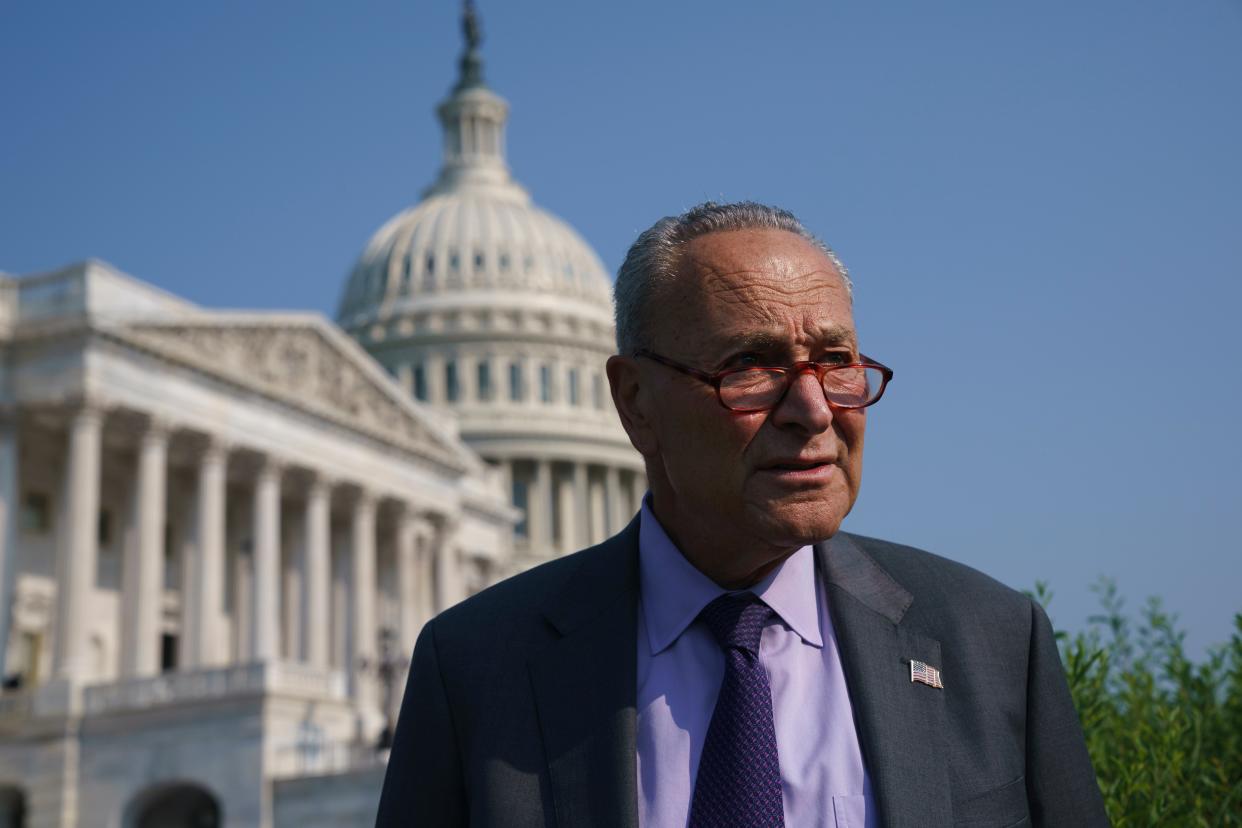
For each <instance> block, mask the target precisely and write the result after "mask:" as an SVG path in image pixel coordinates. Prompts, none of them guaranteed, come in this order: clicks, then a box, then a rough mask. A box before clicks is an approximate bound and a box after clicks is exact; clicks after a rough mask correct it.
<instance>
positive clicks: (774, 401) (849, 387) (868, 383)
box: [634, 349, 893, 411]
mask: <svg viewBox="0 0 1242 828" xmlns="http://www.w3.org/2000/svg"><path fill="white" fill-rule="evenodd" d="M634 356H635V357H644V358H646V359H649V360H651V361H652V362H658V363H660V364H661V365H666V366H668V367H669V368H672V369H673V370H675V371H680V372H682V373H683V374H687V375H689V376H691V377H694V378H695V379H697V380H700V381H701V382H705V383H707V384H708V385H710V386H712V387H713V388H715V389H716V399H718V400H719V401H720V404H721V405H723V406H724V407H725V408H727V409H729V410H730V411H767V410H768V409H770V408H775V407H776V406H778V405H779V404H780V402H781V400H783V399H785V395H786V394H787V393H789V386H790V385H792V384H793V381H794V380H795V379H797V378H798V377H800V376H801V375H802V374H803V373H804V372H806V371H810V372H811V373H813V374H815V378H816V379H818V380H819V384H820V385H821V386H823V389H824V399H826V400H827V401H828V404H829V405H830V406H832V407H833V408H838V409H845V410H852V409H856V408H866V407H867V406H869V405H872V404H874V403H875V402H877V401H878V400H879V399H880V397H882V396H884V389H885V388H886V387H887V386H888V381H889V380H891V379H892V378H893V371H892V369H891V368H887V367H885V366H883V365H881V364H880V363H878V362H875V361H874V360H872V359H870V358H869V357H866V356H863V355H862V354H859V360H860V361H859V362H851V363H847V364H844V365H832V364H830V363H824V362H795V363H794V364H793V365H789V366H786V367H775V366H773V367H767V366H759V367H747V368H727V369H725V370H724V371H717V372H716V373H714V374H711V373H708V372H707V371H700V370H699V369H698V368H692V367H690V366H689V365H684V364H682V363H680V362H677V361H676V360H672V359H669V358H668V357H665V356H660V355H659V354H657V353H655V352H654V351H648V350H646V349H643V350H640V351H635V352H634Z"/></svg>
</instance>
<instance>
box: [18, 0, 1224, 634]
mask: <svg viewBox="0 0 1242 828" xmlns="http://www.w3.org/2000/svg"><path fill="white" fill-rule="evenodd" d="M480 13H481V15H482V19H483V27H484V32H485V36H486V41H485V43H484V56H485V59H486V66H487V76H488V79H489V81H490V82H491V85H492V86H493V88H495V89H496V90H497V91H498V92H500V93H501V94H502V95H504V96H505V97H507V98H508V100H509V101H510V103H511V104H512V106H513V111H512V117H511V120H510V130H509V157H510V161H511V165H512V167H513V169H514V173H515V175H516V176H517V178H518V179H519V180H520V181H521V182H522V183H524V184H525V185H526V186H527V187H528V188H530V190H531V191H532V193H533V194H534V196H535V199H536V201H538V202H539V203H540V204H542V205H543V206H544V207H546V208H548V209H550V210H552V211H553V212H555V213H557V214H559V215H561V216H562V217H564V218H566V219H567V220H569V221H570V222H571V223H572V224H573V225H574V226H575V227H577V228H578V229H579V230H580V231H581V232H582V234H583V235H584V236H585V237H586V238H587V239H588V240H589V241H590V242H591V243H592V244H593V245H594V246H595V247H596V249H597V250H598V251H599V253H600V255H601V257H602V258H603V260H604V262H605V264H606V265H607V267H608V268H609V269H610V270H615V268H616V266H617V265H618V264H619V263H620V260H621V258H622V256H623V255H624V251H625V248H626V247H627V246H628V245H629V243H630V242H631V241H632V240H633V237H634V236H635V235H636V233H637V232H638V231H640V230H641V229H643V228H644V227H646V226H647V225H648V224H650V223H651V222H652V221H653V220H654V219H656V218H658V217H659V216H660V215H664V214H666V213H670V212H676V211H679V210H681V209H683V208H685V207H688V206H690V205H691V204H693V203H695V202H698V201H701V200H703V199H707V198H714V199H721V198H727V199H735V198H755V199H759V200H763V201H768V202H772V203H777V204H781V205H783V206H786V207H789V208H790V209H792V210H794V211H795V212H796V213H798V214H799V215H800V216H801V217H802V218H803V220H804V221H805V222H806V223H807V224H808V226H810V227H811V228H812V229H813V230H815V231H816V232H818V233H820V234H821V235H823V236H824V237H825V238H826V239H827V240H828V241H829V243H831V244H832V245H833V246H834V247H836V248H837V250H838V251H839V252H840V254H841V255H842V257H843V258H844V259H845V261H846V262H847V264H848V265H849V266H850V268H851V269H852V271H853V274H854V279H855V284H856V296H857V317H858V322H859V325H860V328H861V332H862V338H863V344H864V349H865V350H866V351H868V352H869V353H871V354H872V355H873V356H875V357H876V358H878V359H881V360H882V361H884V362H886V363H887V364H889V365H891V366H892V367H893V368H894V369H895V370H896V379H895V381H894V383H893V385H892V386H891V388H890V391H889V393H888V394H887V395H886V397H885V399H884V401H883V402H882V403H881V404H880V405H879V406H877V407H876V408H875V409H873V410H872V411H873V415H872V418H871V422H870V426H869V439H868V443H867V463H866V466H867V470H866V475H865V481H864V485H863V493H862V496H861V498H860V500H859V503H858V506H857V507H856V508H855V511H854V514H853V515H851V517H850V518H849V520H848V521H847V527H848V528H850V529H853V530H854V531H858V532H863V533H866V534H874V535H879V536H882V537H886V538H890V539H893V540H898V541H902V542H907V543H911V544H915V545H918V546H922V547H925V548H929V549H932V550H933V551H937V552H939V553H941V554H944V555H948V556H950V557H954V558H957V559H959V560H963V561H965V562H967V563H969V564H971V565H973V566H976V567H979V568H981V569H983V570H985V571H987V572H989V573H991V574H993V575H995V576H997V577H999V578H1000V579H1001V580H1003V581H1005V582H1006V583H1009V584H1011V585H1014V586H1018V587H1024V588H1025V587H1030V586H1031V585H1033V584H1034V582H1035V581H1036V580H1037V579H1044V580H1047V581H1049V582H1051V584H1052V587H1053V590H1054V592H1055V593H1056V597H1055V599H1054V601H1053V603H1052V606H1051V611H1052V615H1053V617H1054V620H1055V621H1056V622H1057V623H1058V624H1060V625H1062V626H1068V627H1077V626H1080V625H1081V624H1082V623H1083V621H1084V619H1085V618H1086V616H1087V615H1088V614H1089V613H1090V612H1092V611H1093V609H1094V599H1093V597H1092V596H1091V594H1090V592H1089V590H1088V586H1089V584H1090V583H1091V582H1093V581H1094V580H1095V579H1096V578H1097V577H1099V576H1101V575H1107V576H1111V577H1114V578H1115V579H1116V580H1117V581H1118V584H1119V587H1120V589H1121V591H1122V593H1123V594H1124V595H1126V596H1127V598H1128V599H1129V603H1130V605H1131V606H1132V607H1136V606H1137V605H1139V604H1141V603H1142V601H1143V600H1144V599H1145V598H1146V596H1148V595H1152V594H1159V595H1161V596H1163V597H1164V599H1165V601H1166V604H1167V605H1168V606H1169V607H1170V608H1172V609H1173V610H1175V611H1176V612H1177V613H1178V614H1179V615H1180V617H1181V620H1182V623H1183V624H1184V625H1185V626H1186V627H1187V628H1188V630H1189V636H1188V640H1189V642H1190V644H1191V646H1192V648H1193V649H1195V650H1196V651H1201V650H1202V648H1203V647H1204V646H1206V645H1207V644H1209V643H1213V642H1219V641H1223V640H1224V639H1225V638H1226V637H1227V635H1228V633H1229V630H1230V624H1231V619H1232V615H1233V613H1235V612H1238V611H1242V586H1240V585H1242V541H1240V540H1239V532H1238V524H1239V523H1240V522H1242V521H1240V518H1242V482H1240V474H1239V466H1240V465H1242V447H1240V446H1242V441H1240V440H1239V438H1238V433H1237V423H1238V420H1239V419H1240V418H1239V413H1238V412H1239V408H1240V407H1242V405H1240V404H1242V382H1240V380H1242V368H1240V367H1239V366H1240V364H1242V363H1240V360H1239V357H1242V348H1240V347H1239V345H1238V331H1239V325H1238V323H1237V321H1236V316H1237V309H1238V308H1239V306H1242V287H1240V278H1239V277H1240V276H1242V264H1239V262H1240V260H1242V256H1240V255H1239V254H1240V253H1242V251H1240V249H1239V248H1240V247H1242V244H1240V240H1242V152H1240V151H1239V147H1242V48H1239V43H1242V2H1239V0H1201V2H1195V3H1168V2H1154V1H1153V0H1125V1H1124V2H1123V0H1094V2H1091V3H1081V2H1068V0H1052V1H1051V2H1044V3H1038V4H1036V3H1025V4H1018V3H997V2H995V1H994V0H986V1H985V0H974V1H973V2H967V1H965V0H963V1H962V2H951V3H950V2H943V3H928V2H925V1H921V2H920V1H916V0H893V2H885V3H864V2H851V3H843V2H815V3H812V2H774V3H740V2H739V3H726V2H706V1H705V0H694V1H693V2H691V1H689V0H687V1H686V2H651V1H649V0H641V2H627V3H612V4H607V5H601V4H591V3H581V2H579V3H570V2H559V1H558V2H540V3H525V4H518V3H501V2H496V1H495V0H480ZM459 50H460V36H459V31H458V7H457V5H456V4H455V3H453V2H449V1H448V0H442V1H441V2H436V3H430V2H409V1H408V0H407V2H395V0H394V1H392V2H385V1H381V0H376V1H374V2H353V3H348V4H347V3H327V2H317V3H316V2H291V1H290V2H260V3H253V2H234V1H233V0H221V2H216V3H210V4H202V3H200V4H190V3H166V2H145V3H142V2H122V3H118V4H98V3H85V2H83V3H56V2H47V3H21V4H18V3H14V2H0V196H2V197H0V269H3V270H6V271H8V272H11V273H19V274H21V273H30V272H36V271H40V270H47V269H50V268H53V267H57V266H59V265H62V264H65V263H68V262H71V261H75V260H78V259H82V258H85V257H88V256H94V257H99V258H103V259H106V260H108V261H110V262H112V263H113V264H114V265H116V266H118V267H119V268H121V269H122V270H125V271H127V272H129V273H132V274H134V275H135V276H137V277H139V278H142V279H144V280H147V281H150V282H153V283H155V284H158V285H160V286H161V287H164V288H166V289H168V290H171V291H173V292H175V293H178V294H180V295H183V296H185V297H187V298H189V299H192V300H194V301H197V302H201V303H203V304H205V305H210V306H227V307H251V308H312V309H316V310H319V311H322V312H324V313H325V314H328V315H331V314H332V312H333V310H334V308H335V304H336V300H337V298H338V292H339V291H340V289H341V286H342V285H343V282H344V278H345V275H346V273H347V271H348V269H349V267H350V264H351V262H352V260H353V259H354V257H355V256H356V255H357V254H358V252H359V251H360V250H361V248H362V246H363V244H364V243H365V241H366V239H367V238H368V236H369V235H370V234H371V233H372V232H373V231H374V230H375V229H376V228H378V227H379V225H380V224H381V223H382V222H383V221H384V220H385V219H386V218H388V217H389V216H391V215H392V214H393V213H395V212H397V211H398V210H400V209H401V208H403V207H405V206H407V205H409V204H411V203H413V202H414V201H415V200H417V198H418V193H419V192H420V191H421V189H422V188H423V187H424V186H425V185H427V184H428V183H429V182H430V181H431V180H432V178H433V176H434V174H435V170H436V166H437V162H438V158H439V141H440V136H439V129H438V125H437V123H436V121H435V119H434V115H433V111H432V110H433V107H434V105H435V103H436V102H438V101H439V100H440V99H441V98H442V97H443V96H444V94H445V93H446V91H447V90H448V88H449V86H450V85H451V83H452V81H453V78H454V73H455V61H456V57H457V55H458V52H459Z"/></svg>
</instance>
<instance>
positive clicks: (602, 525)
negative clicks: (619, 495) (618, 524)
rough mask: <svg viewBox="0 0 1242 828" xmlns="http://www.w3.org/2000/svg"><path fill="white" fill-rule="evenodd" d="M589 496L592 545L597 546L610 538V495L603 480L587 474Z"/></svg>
mask: <svg viewBox="0 0 1242 828" xmlns="http://www.w3.org/2000/svg"><path fill="white" fill-rule="evenodd" d="M587 494H588V495H589V501H590V503H589V506H590V509H591V531H590V543H592V544H596V543H599V542H600V541H602V540H603V539H604V538H606V537H608V493H607V492H606V491H604V481H603V480H602V479H595V480H592V479H591V474H590V472H589V471H588V473H587Z"/></svg>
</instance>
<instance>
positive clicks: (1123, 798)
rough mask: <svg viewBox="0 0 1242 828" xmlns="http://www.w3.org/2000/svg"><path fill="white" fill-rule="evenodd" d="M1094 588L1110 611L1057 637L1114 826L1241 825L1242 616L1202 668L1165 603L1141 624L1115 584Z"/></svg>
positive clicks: (1040, 590)
mask: <svg viewBox="0 0 1242 828" xmlns="http://www.w3.org/2000/svg"><path fill="white" fill-rule="evenodd" d="M1093 590H1094V591H1095V592H1096V593H1097V594H1098V595H1099V596H1100V603H1101V606H1102V609H1103V612H1102V613H1101V614H1099V615H1095V616H1092V617H1091V618H1090V619H1089V626H1088V629H1087V630H1086V631H1085V632H1080V633H1078V634H1077V635H1073V636H1071V635H1069V634H1068V633H1064V632H1058V633H1057V639H1058V640H1059V642H1060V646H1061V659H1062V661H1063V662H1064V664H1065V673H1066V676H1067V677H1068V679H1069V685H1070V691H1071V692H1072V693H1073V696H1074V703H1075V704H1076V705H1077V707H1078V715H1079V717H1080V718H1081V719H1082V726H1083V731H1084V732H1085V734H1086V737H1087V749H1088V750H1089V751H1090V753H1091V761H1092V762H1093V763H1094V765H1095V771H1096V774H1097V775H1098V776H1099V780H1100V788H1101V790H1103V792H1104V799H1105V802H1106V804H1107V806H1108V814H1109V816H1110V817H1111V818H1112V821H1113V825H1114V826H1116V827H1117V828H1131V826H1133V828H1139V826H1142V828H1147V826H1153V825H1160V826H1204V828H1208V827H1209V826H1210V827H1211V828H1217V826H1242V614H1238V615H1235V616H1234V628H1235V631H1234V633H1233V635H1232V637H1231V639H1230V642H1229V643H1228V644H1227V645H1224V646H1222V647H1218V648H1215V649H1213V650H1211V651H1210V652H1209V654H1208V656H1207V658H1206V659H1205V660H1204V661H1203V662H1201V663H1197V664H1196V663H1194V662H1192V661H1191V660H1190V659H1189V658H1187V656H1186V653H1185V649H1184V647H1183V640H1184V638H1185V633H1183V632H1181V631H1179V630H1178V629H1177V628H1176V626H1175V619H1174V618H1171V617H1170V616H1169V615H1168V614H1167V613H1166V612H1164V610H1163V609H1162V608H1161V604H1160V601H1159V599H1157V598H1152V599H1149V600H1148V603H1147V606H1146V607H1144V608H1143V611H1142V612H1141V614H1140V619H1139V622H1138V624H1137V626H1135V625H1134V624H1133V623H1132V622H1131V620H1130V618H1129V617H1128V616H1127V615H1126V614H1125V613H1124V612H1123V604H1124V602H1123V600H1122V599H1121V598H1120V597H1119V596H1118V595H1117V588H1116V585H1115V584H1113V583H1112V582H1111V581H1109V580H1101V581H1100V582H1099V583H1098V584H1097V585H1096V586H1094V587H1093ZM1033 597H1034V598H1035V599H1036V600H1038V601H1039V602H1040V603H1042V604H1044V605H1045V606H1046V605H1047V603H1048V601H1049V600H1050V599H1051V597H1052V596H1051V594H1050V593H1049V592H1048V588H1047V585H1046V584H1042V583H1040V584H1037V585H1036V589H1035V593H1034V595H1033Z"/></svg>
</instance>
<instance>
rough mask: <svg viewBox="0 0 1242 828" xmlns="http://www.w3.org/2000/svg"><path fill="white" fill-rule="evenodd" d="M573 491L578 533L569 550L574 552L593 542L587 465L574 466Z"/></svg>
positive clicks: (575, 464) (576, 464)
mask: <svg viewBox="0 0 1242 828" xmlns="http://www.w3.org/2000/svg"><path fill="white" fill-rule="evenodd" d="M572 479H573V491H574V504H573V505H574V524H575V526H576V529H577V531H576V532H575V533H574V536H573V540H572V541H571V542H570V548H569V549H568V550H567V551H569V552H573V551H575V550H577V549H581V548H582V547H584V546H586V545H587V544H588V543H590V542H591V535H590V525H591V524H590V493H589V492H588V491H587V486H588V483H589V479H590V478H589V476H588V475H587V467H586V463H581V462H579V463H574V464H573V478H572Z"/></svg>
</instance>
